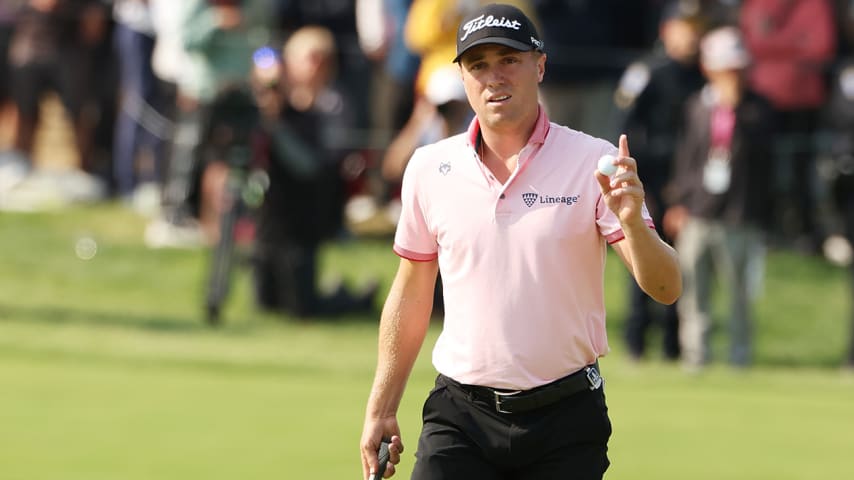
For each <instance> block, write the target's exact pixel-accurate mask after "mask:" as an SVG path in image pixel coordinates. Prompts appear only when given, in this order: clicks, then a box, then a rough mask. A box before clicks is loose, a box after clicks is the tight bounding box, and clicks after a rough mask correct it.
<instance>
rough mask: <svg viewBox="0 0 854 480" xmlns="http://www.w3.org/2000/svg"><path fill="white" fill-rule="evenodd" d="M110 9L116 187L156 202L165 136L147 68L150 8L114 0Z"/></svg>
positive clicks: (138, 1)
mask: <svg viewBox="0 0 854 480" xmlns="http://www.w3.org/2000/svg"><path fill="white" fill-rule="evenodd" d="M113 5H114V7H113V17H114V18H115V20H116V30H115V40H114V41H115V47H116V52H117V53H118V59H119V67H120V75H119V94H120V102H119V104H120V109H119V113H118V118H117V119H116V126H115V128H116V133H115V142H114V149H113V166H114V175H115V182H116V189H117V191H118V193H119V195H121V196H123V197H128V196H130V195H131V194H132V193H134V192H135V191H136V193H137V194H138V196H139V195H149V196H153V197H154V198H153V201H154V203H155V204H159V203H160V201H159V197H160V185H159V184H160V182H161V181H162V179H163V173H162V171H163V164H164V162H165V159H164V155H165V153H166V151H165V147H166V144H165V142H164V139H163V137H165V136H166V135H165V131H163V130H164V129H163V128H162V127H161V126H160V124H159V123H158V122H159V120H160V119H161V118H163V114H162V113H161V112H162V111H163V107H161V106H160V104H159V103H160V100H161V98H162V95H161V94H160V92H159V89H158V86H159V83H158V81H157V77H156V76H155V75H154V70H153V69H152V54H153V52H154V43H155V30H154V23H153V20H152V12H151V6H150V4H149V2H148V0H116V2H115V3H114V4H113ZM142 159H148V160H149V161H148V162H142V161H141V160H142ZM146 163H147V164H146Z"/></svg>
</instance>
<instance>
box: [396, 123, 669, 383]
mask: <svg viewBox="0 0 854 480" xmlns="http://www.w3.org/2000/svg"><path fill="white" fill-rule="evenodd" d="M479 129H480V125H479V124H478V122H477V119H475V120H474V121H473V122H472V124H471V126H470V127H469V130H468V132H467V133H463V134H460V135H457V136H454V137H450V138H447V139H445V140H442V141H440V142H437V143H434V144H431V145H427V146H425V147H422V148H419V149H418V150H417V151H416V152H415V153H414V154H413V156H412V159H411V160H410V162H409V165H408V166H407V169H406V173H405V174H404V177H403V189H402V192H401V199H402V202H403V210H402V213H401V217H400V222H399V224H398V226H397V232H396V235H395V241H394V251H395V252H396V253H397V254H398V255H400V256H401V257H404V258H408V259H411V260H416V261H429V260H433V259H435V258H437V257H438V259H439V269H440V271H441V273H442V281H443V286H444V295H445V319H444V326H443V330H442V333H441V335H440V336H439V339H438V341H437V342H436V346H435V348H434V350H433V365H434V366H435V367H436V369H437V370H438V371H439V372H440V373H442V374H444V375H447V376H449V377H451V378H453V379H455V380H457V381H459V382H461V383H466V384H472V385H486V386H490V387H494V388H510V389H529V388H533V387H536V386H538V385H543V384H545V383H549V382H551V381H553V380H556V379H558V378H561V377H564V376H566V375H568V374H570V373H572V372H575V371H577V370H579V369H581V368H583V367H584V366H585V365H589V364H591V363H593V362H594V361H595V360H596V359H597V358H598V357H599V356H602V355H605V354H606V353H607V352H608V340H607V337H606V334H605V304H604V292H603V282H604V278H603V277H604V267H605V253H606V241H607V242H611V243H613V242H616V241H618V240H620V239H622V238H623V233H622V231H621V230H620V224H619V221H618V219H617V217H616V216H615V215H614V214H613V212H611V211H610V210H609V209H608V208H607V206H606V205H605V203H604V201H603V199H602V194H601V191H600V190H599V184H598V183H597V182H596V179H595V178H594V175H593V172H594V171H595V170H596V164H597V161H598V160H599V157H601V156H602V155H604V154H606V153H610V154H612V155H616V154H617V149H616V148H614V146H613V145H611V144H610V143H608V142H607V141H605V140H601V139H598V138H594V137H591V136H589V135H586V134H584V133H581V132H578V131H575V130H571V129H569V128H566V127H563V126H560V125H557V124H554V123H549V120H548V117H546V115H545V113H544V112H543V109H542V108H540V114H539V118H538V119H537V125H536V127H535V129H534V132H533V134H532V135H531V138H530V140H529V141H528V144H527V145H526V146H525V147H524V148H523V149H522V151H521V153H520V155H519V165H518V167H517V169H516V171H515V172H513V174H512V175H511V176H510V178H509V179H508V181H507V182H506V183H505V184H504V185H502V184H501V183H499V182H498V181H496V180H495V179H494V178H492V174H491V172H490V171H489V169H487V168H486V167H485V166H484V165H483V163H482V162H481V161H480V158H479V156H478V153H477V151H476V149H475V147H474V146H475V145H476V139H477V137H478V133H479ZM644 216H645V219H646V220H647V223H649V224H650V225H652V221H651V220H650V218H649V214H648V213H646V211H645V210H644Z"/></svg>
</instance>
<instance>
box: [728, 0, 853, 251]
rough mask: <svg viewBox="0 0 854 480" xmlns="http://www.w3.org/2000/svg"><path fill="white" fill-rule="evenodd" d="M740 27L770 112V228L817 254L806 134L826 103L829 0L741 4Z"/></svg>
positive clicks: (753, 79)
mask: <svg viewBox="0 0 854 480" xmlns="http://www.w3.org/2000/svg"><path fill="white" fill-rule="evenodd" d="M740 25H741V28H742V31H743V32H744V37H745V41H746V43H747V47H748V50H749V51H750V53H751V55H752V57H753V66H752V67H751V70H750V85H751V87H752V88H753V89H754V90H755V91H756V92H757V93H759V94H761V95H763V96H765V97H766V98H768V100H770V101H771V104H772V105H773V106H774V109H775V111H776V112H777V124H778V125H779V128H780V137H779V138H778V139H776V141H775V143H776V146H777V147H778V148H779V153H781V154H782V155H781V156H780V157H779V159H780V160H779V161H780V162H781V163H780V164H778V165H777V166H776V167H775V168H774V171H775V172H777V175H778V177H777V178H772V179H771V181H772V182H773V183H774V184H775V185H779V186H780V187H781V188H782V191H779V192H777V204H776V208H775V210H776V215H777V219H776V222H777V224H778V225H779V228H780V229H781V233H783V234H784V235H785V236H786V237H790V238H797V240H798V246H799V247H802V248H806V249H807V250H808V251H811V252H817V251H819V247H820V245H821V240H822V237H823V232H822V231H821V225H819V222H817V221H816V218H817V217H816V213H817V209H816V205H817V201H816V197H817V192H816V188H815V186H814V185H815V184H816V173H817V172H816V168H815V167H816V164H815V152H814V149H813V143H814V139H813V136H814V134H815V131H816V127H817V122H818V113H819V109H820V108H821V106H822V105H824V103H825V102H826V101H827V84H826V76H827V70H828V67H829V66H830V62H831V61H832V60H833V58H834V54H835V42H836V26H835V24H834V20H833V10H832V6H831V4H830V1H829V0H745V1H744V2H743V4H742V8H741V16H740Z"/></svg>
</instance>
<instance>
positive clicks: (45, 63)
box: [9, 0, 108, 171]
mask: <svg viewBox="0 0 854 480" xmlns="http://www.w3.org/2000/svg"><path fill="white" fill-rule="evenodd" d="M107 29H108V15H107V12H106V11H105V7H104V6H103V5H102V4H101V3H100V2H99V1H98V0H29V1H28V2H27V4H26V5H25V6H24V7H23V9H22V10H21V12H20V14H19V17H18V23H17V25H16V27H15V31H14V34H13V36H12V40H11V45H10V47H9V63H10V66H11V72H10V77H11V93H12V97H13V99H14V101H15V104H16V106H17V110H18V122H17V133H16V135H15V140H14V146H15V148H16V149H17V150H18V151H19V152H20V153H21V154H22V155H24V156H25V157H27V158H28V159H29V160H30V161H31V160H32V154H33V147H34V140H35V134H36V129H37V127H38V126H39V120H40V106H41V100H42V97H43V95H44V94H45V93H47V92H50V91H53V92H56V93H57V94H58V95H59V98H60V100H61V101H62V103H63V105H64V107H65V110H66V112H67V113H68V115H69V118H70V119H71V123H72V126H73V130H74V132H73V133H74V140H75V147H76V157H77V162H78V165H80V166H82V167H83V168H84V170H87V171H88V170H92V168H91V167H92V165H91V160H92V158H91V153H92V142H93V132H94V129H95V127H96V124H97V121H98V117H99V115H98V113H97V111H95V112H94V114H93V110H92V109H91V108H89V107H92V106H97V102H93V100H92V94H93V93H95V92H92V91H91V89H90V88H88V87H89V85H90V84H91V82H92V80H93V74H94V68H93V64H94V63H95V61H96V60H97V58H96V56H95V55H93V52H95V51H96V50H97V46H98V45H99V44H100V43H102V42H103V41H104V40H105V38H106V33H107Z"/></svg>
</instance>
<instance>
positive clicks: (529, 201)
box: [522, 192, 539, 208]
mask: <svg viewBox="0 0 854 480" xmlns="http://www.w3.org/2000/svg"><path fill="white" fill-rule="evenodd" d="M537 197H539V195H537V194H536V193H532V192H527V193H523V194H522V200H524V201H525V205H527V206H528V208H530V207H531V206H532V205H534V202H536V201H537Z"/></svg>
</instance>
